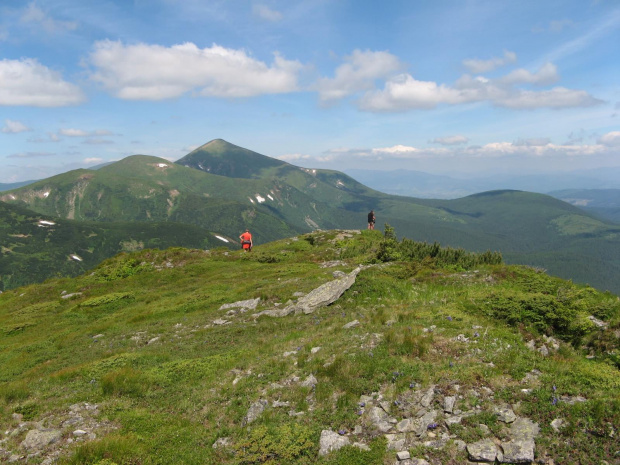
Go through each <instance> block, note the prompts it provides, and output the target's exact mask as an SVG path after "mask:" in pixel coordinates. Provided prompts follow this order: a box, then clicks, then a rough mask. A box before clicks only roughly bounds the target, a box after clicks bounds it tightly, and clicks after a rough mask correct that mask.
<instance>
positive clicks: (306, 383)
mask: <svg viewBox="0 0 620 465" xmlns="http://www.w3.org/2000/svg"><path fill="white" fill-rule="evenodd" d="M317 384H318V381H317V379H316V378H315V377H314V375H310V376H308V377H307V378H306V379H304V380H303V382H302V383H301V386H302V387H307V388H314V386H316V385H317Z"/></svg>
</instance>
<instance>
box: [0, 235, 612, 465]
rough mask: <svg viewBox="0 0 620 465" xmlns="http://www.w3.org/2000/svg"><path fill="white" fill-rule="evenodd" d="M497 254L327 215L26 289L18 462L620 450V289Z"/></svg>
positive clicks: (14, 334)
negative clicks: (302, 231)
mask: <svg viewBox="0 0 620 465" xmlns="http://www.w3.org/2000/svg"><path fill="white" fill-rule="evenodd" d="M497 258H498V257H497V256H493V255H485V256H480V255H472V254H467V253H464V252H463V251H456V250H446V249H440V248H438V247H432V246H428V245H424V244H421V243H413V242H411V241H402V242H399V241H397V240H395V239H394V238H393V236H392V235H390V234H388V237H385V238H383V237H382V236H381V234H380V233H379V232H378V231H375V232H369V231H363V232H362V233H359V232H358V231H325V232H315V233H311V234H307V235H304V236H301V237H294V238H289V239H285V240H282V241H278V242H274V243H270V244H265V245H261V246H257V247H256V248H255V249H254V251H253V252H251V253H242V252H240V251H234V252H228V253H224V252H222V251H212V252H205V251H203V250H183V249H172V250H168V251H152V250H144V251H141V252H136V253H133V254H129V255H119V256H117V257H115V258H113V259H110V260H107V261H106V262H104V263H102V264H101V265H100V266H99V267H97V268H96V269H95V270H93V271H92V272H89V273H87V274H85V275H83V276H80V277H78V278H74V279H56V280H50V281H48V282H46V283H43V284H39V285H34V286H28V287H23V288H21V289H19V290H13V291H8V292H4V293H2V294H0V334H1V335H2V337H0V425H1V426H2V431H3V432H6V433H5V434H4V435H3V437H2V440H1V442H0V461H9V460H12V459H11V457H21V456H24V457H25V456H26V455H28V454H30V455H31V456H32V458H31V459H30V462H32V463H35V462H44V461H54V460H56V461H57V463H59V464H64V465H67V464H98V465H104V464H107V465H109V464H111V463H116V464H136V463H143V464H146V463H148V464H162V465H163V464H171V463H183V464H268V463H269V464H271V463H287V464H291V465H296V464H311V463H313V464H315V463H316V464H341V465H354V464H360V463H363V464H369V465H383V464H385V463H395V462H396V460H397V459H396V453H397V452H405V451H406V452H408V453H410V454H411V457H412V458H414V459H420V460H421V459H422V458H425V459H426V460H427V461H428V463H432V464H443V465H460V464H463V463H468V460H472V461H474V462H475V463H478V462H480V461H481V460H482V458H483V457H482V456H481V455H480V454H481V452H480V449H481V447H482V446H484V445H486V447H487V449H488V448H491V449H492V451H494V455H493V458H495V457H497V454H498V453H501V455H502V456H503V457H504V459H505V460H508V461H512V462H513V463H514V462H518V463H526V462H528V463H529V462H536V463H540V462H542V463H545V462H546V463H552V461H553V463H562V464H567V465H577V464H584V463H603V461H607V463H617V462H618V458H619V456H618V453H619V449H618V442H617V435H618V434H619V433H620V431H619V430H618V428H619V425H620V381H619V380H620V376H619V373H618V367H619V366H620V353H619V345H618V338H617V337H616V336H615V333H616V332H617V331H620V302H619V301H618V299H617V297H616V296H612V295H609V294H602V293H599V292H597V291H595V290H594V289H592V288H588V287H583V286H577V285H574V284H572V283H570V282H566V281H563V280H560V279H557V278H551V277H549V276H547V275H545V274H544V273H540V272H538V271H536V270H534V269H531V268H526V267H516V266H506V265H503V264H501V263H497ZM383 260H387V262H385V263H384V262H383ZM136 263H137V264H139V265H138V266H135V264H136ZM360 265H363V267H362V268H358V267H360ZM336 271H337V272H339V273H340V274H338V273H335V272H336ZM351 273H352V274H351ZM342 274H347V276H349V278H350V277H352V276H354V275H355V274H356V276H355V280H354V282H349V283H348V284H350V287H349V288H348V289H347V290H343V292H344V293H343V294H342V295H341V296H340V297H336V300H335V302H334V303H333V304H331V305H328V306H318V307H317V308H313V309H309V310H308V311H299V312H292V313H289V314H287V315H286V316H280V317H275V316H269V314H271V315H274V314H281V315H283V314H284V313H287V312H286V311H285V312H283V309H286V308H289V307H290V306H291V305H294V304H295V303H296V304H297V305H301V304H302V303H303V302H306V303H307V302H309V301H310V297H311V296H316V295H317V293H318V292H317V291H316V290H317V289H318V288H319V287H320V286H322V285H325V284H327V283H332V284H331V285H330V287H331V288H332V289H333V288H334V282H338V283H342V282H344V281H346V279H340V278H337V279H336V278H335V277H334V276H339V275H342ZM323 289H324V287H323ZM293 308H294V307H293ZM304 308H305V307H304ZM329 438H335V439H336V441H335V443H334V444H335V445H334V446H333V447H331V448H329V447H328V446H327V445H326V440H327V439H329ZM321 449H323V451H324V453H323V452H321ZM330 449H331V450H330ZM491 449H488V450H491ZM489 453H490V452H489ZM511 459H512V460H511ZM24 460H25V459H24ZM486 460H487V461H486V463H489V460H490V459H489V458H486Z"/></svg>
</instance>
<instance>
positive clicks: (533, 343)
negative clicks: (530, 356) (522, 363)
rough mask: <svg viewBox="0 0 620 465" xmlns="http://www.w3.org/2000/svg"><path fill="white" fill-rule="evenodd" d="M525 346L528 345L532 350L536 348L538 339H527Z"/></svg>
mask: <svg viewBox="0 0 620 465" xmlns="http://www.w3.org/2000/svg"><path fill="white" fill-rule="evenodd" d="M525 347H527V348H528V349H530V350H535V349H536V341H535V340H534V339H530V340H529V341H527V343H526V344H525Z"/></svg>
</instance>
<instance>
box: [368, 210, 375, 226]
mask: <svg viewBox="0 0 620 465" xmlns="http://www.w3.org/2000/svg"><path fill="white" fill-rule="evenodd" d="M375 221H376V218H375V211H374V210H370V213H369V214H368V229H375Z"/></svg>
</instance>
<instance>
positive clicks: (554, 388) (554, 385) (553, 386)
mask: <svg viewBox="0 0 620 465" xmlns="http://www.w3.org/2000/svg"><path fill="white" fill-rule="evenodd" d="M551 389H553V392H555V384H554V385H553V387H552V388H551Z"/></svg>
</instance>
